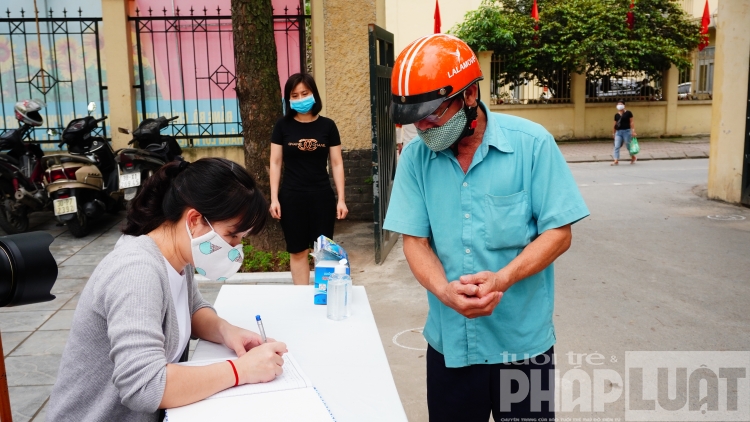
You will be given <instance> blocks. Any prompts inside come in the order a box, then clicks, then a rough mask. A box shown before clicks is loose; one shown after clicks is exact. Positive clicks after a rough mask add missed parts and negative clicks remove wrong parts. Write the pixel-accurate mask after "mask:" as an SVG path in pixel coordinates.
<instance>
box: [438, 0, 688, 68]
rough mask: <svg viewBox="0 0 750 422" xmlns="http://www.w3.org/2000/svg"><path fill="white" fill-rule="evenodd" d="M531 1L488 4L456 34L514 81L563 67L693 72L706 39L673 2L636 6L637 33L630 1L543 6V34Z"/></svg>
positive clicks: (553, 1) (541, 0) (643, 0)
mask: <svg viewBox="0 0 750 422" xmlns="http://www.w3.org/2000/svg"><path fill="white" fill-rule="evenodd" d="M532 1H533V0H483V2H482V4H481V6H480V7H479V8H478V9H477V10H473V11H470V12H468V13H467V14H466V16H465V20H464V22H462V23H460V24H458V25H456V26H455V27H454V28H452V29H451V31H450V32H451V33H453V34H454V35H456V36H458V37H459V38H461V39H463V40H464V41H466V42H467V43H468V44H469V45H470V46H471V47H472V48H473V49H474V50H475V51H486V50H492V51H494V52H495V53H496V54H498V55H500V56H502V57H503V59H504V69H503V73H504V75H501V79H505V80H506V81H507V82H511V81H512V79H513V78H514V76H513V75H521V74H524V73H525V74H527V75H531V76H534V77H536V78H537V79H539V80H540V81H542V83H546V81H549V80H550V79H555V76H556V75H557V72H559V70H560V69H564V70H566V71H570V72H578V73H584V74H586V75H587V76H588V77H590V78H592V79H599V78H600V77H602V76H603V75H606V74H615V73H620V72H628V71H635V72H645V73H647V74H649V75H650V76H651V77H652V78H659V77H661V74H662V71H664V70H666V69H667V68H669V66H670V64H674V65H676V66H677V67H678V68H680V69H684V68H688V67H690V65H691V63H690V59H689V55H690V52H691V51H693V50H694V49H695V48H696V47H697V46H698V43H699V41H700V25H699V24H698V23H697V22H694V21H693V20H692V18H691V17H690V16H688V15H687V14H685V13H684V12H683V11H682V9H681V8H680V6H679V4H678V3H677V2H676V1H674V0H636V2H635V6H634V8H633V9H632V11H633V14H634V16H635V25H634V28H633V29H632V30H631V29H630V28H628V25H627V22H626V17H627V13H628V11H629V10H630V9H629V7H630V0H537V4H538V8H539V23H538V28H539V29H538V30H535V29H534V27H535V25H537V23H535V22H534V20H533V19H532V18H531V5H532Z"/></svg>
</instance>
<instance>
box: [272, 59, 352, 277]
mask: <svg viewBox="0 0 750 422" xmlns="http://www.w3.org/2000/svg"><path fill="white" fill-rule="evenodd" d="M322 108H323V104H322V103H321V101H320V94H318V87H317V86H316V85H315V80H314V79H313V77H312V76H310V75H309V74H307V73H296V74H294V75H292V76H290V77H289V79H288V80H287V81H286V85H285V86H284V109H285V110H286V113H285V115H284V117H282V118H281V119H279V121H277V122H276V126H275V127H274V128H273V135H272V136H271V169H270V175H271V208H270V211H271V216H272V217H273V218H276V219H281V228H282V230H283V231H284V238H285V239H286V250H287V252H289V254H290V255H291V262H290V264H291V267H292V280H293V281H294V284H299V285H307V284H309V283H310V267H309V264H308V260H307V256H308V254H309V252H310V251H309V249H310V247H311V246H312V243H313V241H314V240H315V239H316V238H317V237H318V236H320V235H321V234H322V235H325V236H327V237H329V238H331V239H333V226H334V223H335V221H336V218H338V219H339V220H341V219H343V218H345V217H346V215H347V214H348V212H349V211H348V210H347V208H346V203H345V202H344V161H343V159H342V157H341V138H340V137H339V130H338V128H336V123H334V122H333V120H331V119H329V118H326V117H323V116H320V115H319V114H318V113H320V110H321V109H322ZM329 156H330V159H331V171H332V172H333V181H334V182H335V184H336V191H337V192H338V201H337V200H336V196H334V194H333V189H331V182H330V180H329V178H328V170H327V168H326V166H327V164H328V158H329ZM282 162H283V163H284V184H283V185H281V188H279V183H280V180H281V163H282Z"/></svg>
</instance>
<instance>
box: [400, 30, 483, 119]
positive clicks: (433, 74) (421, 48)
mask: <svg viewBox="0 0 750 422" xmlns="http://www.w3.org/2000/svg"><path fill="white" fill-rule="evenodd" d="M482 79H484V78H483V76H482V70H481V69H480V67H479V60H477V56H476V55H475V54H474V52H473V51H472V50H471V48H469V46H468V45H467V44H466V43H465V42H463V41H461V40H460V39H458V38H456V37H454V36H452V35H448V34H433V35H428V36H425V37H422V38H419V39H417V40H416V41H414V42H412V43H411V44H409V45H408V46H406V48H404V51H402V52H401V54H399V55H398V58H397V59H396V62H395V63H394V64H393V72H392V74H391V93H392V94H393V97H392V99H391V107H390V114H391V119H392V120H393V122H394V123H397V124H408V123H414V122H416V121H419V120H422V119H424V118H425V117H427V116H429V115H430V114H432V113H433V112H434V111H435V110H437V108H438V107H439V106H440V104H442V103H443V101H445V100H448V99H451V98H453V97H455V96H457V95H459V94H460V93H462V92H463V91H464V90H465V89H466V88H468V87H469V86H471V85H472V84H474V83H476V82H477V81H480V80H482Z"/></svg>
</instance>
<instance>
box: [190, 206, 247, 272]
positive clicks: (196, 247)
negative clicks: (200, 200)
mask: <svg viewBox="0 0 750 422" xmlns="http://www.w3.org/2000/svg"><path fill="white" fill-rule="evenodd" d="M206 223H208V226H209V227H211V231H210V232H208V233H206V234H204V235H202V236H198V237H196V238H193V235H192V233H190V228H189V227H188V225H187V222H185V229H187V231H188V236H190V250H191V252H192V254H193V264H194V265H195V271H197V272H198V274H200V275H202V276H205V277H208V278H209V279H211V280H216V281H226V279H227V278H229V277H230V276H232V275H234V274H235V273H236V272H237V271H239V269H240V267H241V266H242V261H243V260H244V258H245V256H244V254H243V253H242V243H240V244H239V245H237V246H234V247H233V246H232V245H230V244H229V243H227V241H226V240H224V238H223V237H221V235H219V233H216V230H214V227H213V226H212V225H211V223H209V222H208V220H206Z"/></svg>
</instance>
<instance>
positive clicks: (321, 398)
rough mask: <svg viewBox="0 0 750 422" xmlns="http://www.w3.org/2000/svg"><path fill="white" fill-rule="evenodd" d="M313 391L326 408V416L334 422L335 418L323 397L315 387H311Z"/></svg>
mask: <svg viewBox="0 0 750 422" xmlns="http://www.w3.org/2000/svg"><path fill="white" fill-rule="evenodd" d="M313 390H315V392H316V393H317V394H318V397H320V401H321V402H323V406H325V407H326V410H327V411H328V414H329V415H330V416H331V420H332V421H333V422H336V417H335V416H333V413H332V412H331V409H330V408H329V407H328V403H326V401H325V400H324V399H323V396H321V395H320V391H318V389H317V388H316V387H313Z"/></svg>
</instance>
